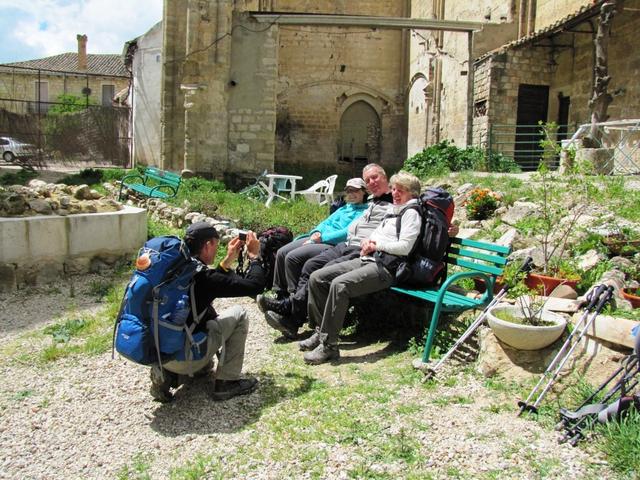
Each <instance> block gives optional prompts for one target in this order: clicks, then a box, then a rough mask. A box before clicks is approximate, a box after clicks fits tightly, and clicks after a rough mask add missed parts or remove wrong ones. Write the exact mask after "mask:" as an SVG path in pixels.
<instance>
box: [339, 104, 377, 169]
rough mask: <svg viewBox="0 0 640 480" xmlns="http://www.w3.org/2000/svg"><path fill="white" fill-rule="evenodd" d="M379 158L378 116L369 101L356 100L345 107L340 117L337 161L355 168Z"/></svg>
mask: <svg viewBox="0 0 640 480" xmlns="http://www.w3.org/2000/svg"><path fill="white" fill-rule="evenodd" d="M379 160H380V117H378V114H377V112H376V111H375V109H374V108H373V107H372V106H371V105H370V104H369V103H367V102H365V101H363V100H358V101H357V102H354V103H353V104H351V105H349V107H347V109H346V110H345V111H344V113H343V114H342V118H341V119H340V139H339V144H338V161H341V162H346V163H351V164H353V165H354V168H355V167H357V166H360V165H364V164H366V163H370V162H378V161H379ZM356 164H359V165H356Z"/></svg>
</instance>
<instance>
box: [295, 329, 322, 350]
mask: <svg viewBox="0 0 640 480" xmlns="http://www.w3.org/2000/svg"><path fill="white" fill-rule="evenodd" d="M318 345H320V330H319V329H317V328H316V330H315V332H313V335H311V336H310V337H309V338H307V339H306V340H302V341H301V342H298V348H299V349H300V351H301V352H306V351H308V350H313V349H314V348H316V347H317V346H318Z"/></svg>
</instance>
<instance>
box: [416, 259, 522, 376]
mask: <svg viewBox="0 0 640 480" xmlns="http://www.w3.org/2000/svg"><path fill="white" fill-rule="evenodd" d="M532 266H533V259H532V258H531V257H527V258H526V260H525V261H524V263H523V264H522V266H521V267H520V268H519V269H518V271H517V272H516V274H517V273H520V272H523V273H526V272H528V271H530V270H531V267H532ZM508 290H509V285H505V286H504V287H502V289H501V290H500V291H499V292H498V293H497V294H496V296H495V297H493V299H492V300H491V302H489V304H488V305H487V306H486V307H485V308H484V310H483V311H482V312H481V313H480V315H479V316H478V318H476V319H475V320H474V322H473V323H472V324H471V325H469V327H468V328H467V330H466V331H465V332H464V333H463V334H462V336H461V337H460V338H459V339H458V340H457V341H456V343H455V344H454V345H453V347H451V348H450V349H449V351H448V352H447V353H446V354H445V355H444V357H442V358H441V359H440V360H439V361H438V363H436V364H435V365H434V366H433V368H428V369H427V371H426V374H425V380H428V379H429V378H433V377H434V376H435V375H436V372H437V370H438V369H439V368H440V367H441V366H442V364H443V363H444V362H446V361H447V360H448V359H449V357H451V355H453V353H454V352H455V351H456V350H457V349H458V347H460V345H462V344H463V343H464V342H466V341H467V339H468V338H469V337H470V336H471V335H473V333H474V332H475V331H476V330H477V329H478V327H480V325H482V322H484V319H485V318H486V317H487V313H488V312H489V310H490V309H491V308H493V306H494V305H496V304H498V303H499V302H500V300H502V299H503V298H504V296H505V295H506V294H507V291H508Z"/></svg>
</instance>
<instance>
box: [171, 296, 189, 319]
mask: <svg viewBox="0 0 640 480" xmlns="http://www.w3.org/2000/svg"><path fill="white" fill-rule="evenodd" d="M188 316H189V296H188V295H182V296H181V297H180V298H179V299H178V301H177V302H176V307H175V308H174V310H173V314H172V315H171V321H172V322H173V323H175V324H176V325H184V323H185V322H186V321H187V317H188Z"/></svg>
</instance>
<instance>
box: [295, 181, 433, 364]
mask: <svg viewBox="0 0 640 480" xmlns="http://www.w3.org/2000/svg"><path fill="white" fill-rule="evenodd" d="M390 183H391V195H392V197H393V205H391V206H390V207H389V213H388V214H387V216H386V217H385V219H384V220H383V221H382V223H381V224H380V225H379V226H378V228H377V229H376V230H374V232H373V233H372V234H371V236H370V237H369V239H368V240H364V241H363V242H362V243H361V250H360V258H356V259H354V260H348V261H346V262H341V263H337V264H335V265H330V266H327V267H324V268H321V269H320V270H317V271H316V272H314V273H313V274H312V275H311V278H310V279H309V304H308V305H309V318H310V320H311V323H312V324H315V325H319V327H317V328H316V332H315V333H314V335H313V336H312V337H310V338H309V339H308V340H306V341H305V342H302V343H301V347H304V348H306V349H309V350H311V349H313V350H312V351H310V352H307V353H305V354H304V360H305V362H307V363H310V364H320V363H324V362H327V361H329V360H333V359H337V358H339V357H340V351H339V350H338V333H339V332H340V330H341V329H342V325H343V323H344V318H345V315H346V313H347V309H348V308H349V299H351V298H353V297H359V296H361V295H366V294H369V293H373V292H377V291H380V290H384V289H387V288H389V287H390V286H391V285H392V283H393V279H394V277H395V269H396V268H397V265H398V264H399V263H400V262H401V261H402V260H403V259H404V258H405V257H406V256H407V255H409V253H410V252H411V250H412V249H413V245H414V244H415V242H416V240H417V238H418V235H419V234H420V227H421V225H422V218H421V217H420V214H419V213H418V211H417V210H416V209H415V208H410V207H411V206H412V205H417V200H416V198H417V197H418V196H419V195H420V180H418V178H417V177H415V176H414V175H411V174H410V173H407V172H403V171H400V172H398V173H397V174H395V175H393V176H392V177H391V181H390ZM398 216H400V231H399V232H398V230H397V222H398ZM303 344H304V345H303Z"/></svg>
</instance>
